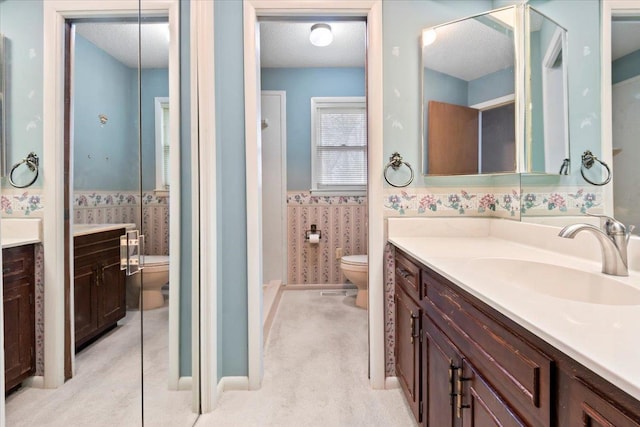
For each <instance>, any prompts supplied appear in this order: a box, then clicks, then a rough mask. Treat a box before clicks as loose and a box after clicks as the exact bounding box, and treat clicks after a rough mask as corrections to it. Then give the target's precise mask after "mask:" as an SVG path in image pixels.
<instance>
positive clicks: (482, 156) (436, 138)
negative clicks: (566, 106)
mask: <svg viewBox="0 0 640 427" xmlns="http://www.w3.org/2000/svg"><path fill="white" fill-rule="evenodd" d="M515 22H516V8H515V7H510V8H506V9H501V10H497V11H494V12H489V13H485V14H482V15H478V16H474V17H471V18H467V19H463V20H460V21H456V22H452V23H448V24H443V25H439V26H436V27H433V28H430V29H428V30H425V31H424V32H423V33H422V79H423V83H422V88H423V90H422V92H423V98H422V99H423V118H422V119H423V121H424V122H423V138H424V140H425V143H424V147H423V148H424V150H423V173H425V174H428V175H473V174H478V173H496V172H515V170H516V151H515V147H516V145H515V140H516V128H515V115H514V114H515V65H516V64H515V43H514V25H515Z"/></svg>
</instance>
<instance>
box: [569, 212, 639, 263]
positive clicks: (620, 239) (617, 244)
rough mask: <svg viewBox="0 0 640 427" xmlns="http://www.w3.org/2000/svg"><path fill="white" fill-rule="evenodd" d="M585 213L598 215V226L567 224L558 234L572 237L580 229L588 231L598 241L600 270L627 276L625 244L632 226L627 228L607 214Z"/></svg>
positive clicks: (627, 241)
mask: <svg viewBox="0 0 640 427" xmlns="http://www.w3.org/2000/svg"><path fill="white" fill-rule="evenodd" d="M587 215H589V216H597V217H599V218H600V227H599V228H598V227H596V226H595V225H591V224H573V225H568V226H566V227H565V228H563V229H562V230H561V231H560V233H558V236H560V237H565V238H568V239H573V238H574V237H575V236H576V234H578V233H579V232H581V231H590V232H591V233H592V234H593V235H594V236H596V238H597V239H598V242H600V248H601V249H602V272H603V273H605V274H611V275H614V276H628V275H629V270H628V267H627V244H628V243H629V236H630V235H631V231H632V230H633V229H634V226H633V225H630V226H629V227H628V229H627V227H625V226H624V224H622V223H621V222H619V221H616V220H615V219H613V218H611V217H609V216H606V215H594V214H587Z"/></svg>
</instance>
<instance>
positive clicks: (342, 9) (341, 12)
mask: <svg viewBox="0 0 640 427" xmlns="http://www.w3.org/2000/svg"><path fill="white" fill-rule="evenodd" d="M243 6H244V40H245V42H244V61H245V62H244V65H245V67H244V71H245V126H246V128H245V129H246V133H245V138H246V155H247V248H248V252H247V279H248V280H247V293H248V298H247V299H248V304H247V309H248V347H249V360H248V367H249V369H248V374H249V385H250V388H251V389H255V388H257V387H259V386H260V383H261V381H262V357H263V356H262V351H263V349H262V340H261V333H262V319H261V318H260V317H261V316H260V310H261V309H260V304H261V303H260V296H261V280H260V275H261V274H260V269H261V266H260V254H259V248H260V247H261V245H260V244H259V242H260V240H259V239H260V233H259V230H260V223H261V217H260V212H259V210H258V209H256V205H259V202H256V201H257V200H259V195H260V191H259V190H260V182H259V179H258V176H257V174H256V168H255V165H256V164H257V163H258V160H259V150H258V147H259V145H258V144H259V141H260V140H259V134H258V132H257V131H258V129H260V123H259V119H260V114H259V98H257V97H258V96H259V93H260V92H259V82H258V81H257V77H258V75H257V72H258V70H257V66H258V64H259V59H258V58H257V56H256V47H257V45H256V39H255V37H256V23H257V16H258V15H260V16H274V15H275V16H296V15H298V16H299V15H306V16H313V15H316V16H318V15H321V16H327V15H334V16H335V15H337V16H365V17H366V18H367V39H368V45H367V46H368V47H367V95H368V99H367V126H368V132H367V133H368V178H367V179H368V199H369V200H368V203H369V206H368V213H369V346H370V347H369V349H370V352H369V367H370V381H371V386H372V387H373V388H376V389H384V385H385V371H384V315H383V314H384V287H383V283H384V281H383V272H382V271H383V250H384V221H383V212H382V208H381V207H382V205H383V181H382V167H383V154H382V153H383V143H382V141H383V134H382V122H383V103H382V92H383V91H382V89H383V88H382V2H381V0H342V1H340V0H307V1H305V0H298V1H296V0H244V4H243ZM258 207H259V206H258Z"/></svg>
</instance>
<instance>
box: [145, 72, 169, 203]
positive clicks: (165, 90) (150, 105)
mask: <svg viewBox="0 0 640 427" xmlns="http://www.w3.org/2000/svg"><path fill="white" fill-rule="evenodd" d="M140 81H141V86H142V104H141V105H142V166H143V167H142V190H143V191H150V190H153V189H155V188H156V161H155V159H156V128H155V126H156V125H155V123H156V116H155V98H156V97H168V96H169V70H168V69H166V68H145V69H143V70H142V72H141V75H140Z"/></svg>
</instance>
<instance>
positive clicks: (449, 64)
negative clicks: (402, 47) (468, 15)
mask: <svg viewBox="0 0 640 427" xmlns="http://www.w3.org/2000/svg"><path fill="white" fill-rule="evenodd" d="M436 34H437V38H436V41H435V42H434V43H433V44H431V45H428V46H426V47H425V48H424V49H423V50H424V53H423V55H424V66H425V67H427V68H431V69H432V70H436V71H439V72H441V73H444V74H449V75H450V76H454V77H457V78H459V79H462V80H465V81H471V80H475V79H477V78H480V77H482V76H485V75H487V74H491V73H494V72H496V71H499V70H502V69H505V68H509V67H513V64H514V52H513V40H512V39H511V38H510V37H508V36H507V35H505V34H504V33H503V32H499V31H497V30H495V29H493V28H491V27H489V26H487V25H486V24H484V23H481V22H480V21H478V20H475V19H465V20H463V21H459V22H455V23H453V24H449V25H444V26H442V27H438V28H436Z"/></svg>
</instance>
